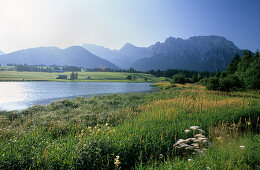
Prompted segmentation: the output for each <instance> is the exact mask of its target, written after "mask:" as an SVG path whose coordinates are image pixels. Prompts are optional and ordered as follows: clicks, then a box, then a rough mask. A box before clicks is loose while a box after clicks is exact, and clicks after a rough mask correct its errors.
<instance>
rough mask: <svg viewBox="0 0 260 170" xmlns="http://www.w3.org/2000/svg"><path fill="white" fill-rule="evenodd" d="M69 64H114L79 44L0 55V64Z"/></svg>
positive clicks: (87, 66) (84, 65)
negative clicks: (63, 47) (62, 47)
mask: <svg viewBox="0 0 260 170" xmlns="http://www.w3.org/2000/svg"><path fill="white" fill-rule="evenodd" d="M10 63H11V64H28V65H40V64H44V65H70V66H78V67H85V68H112V69H119V68H118V67H117V66H116V65H114V64H112V63H110V62H109V61H107V60H104V59H102V58H100V57H98V56H96V55H94V54H92V53H90V52H89V51H88V50H86V49H85V48H83V47H80V46H71V47H69V48H66V49H60V48H57V47H38V48H29V49H24V50H19V51H15V52H12V53H8V54H5V55H1V56H0V64H2V65H7V64H10Z"/></svg>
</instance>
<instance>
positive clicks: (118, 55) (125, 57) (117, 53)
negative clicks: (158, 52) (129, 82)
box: [82, 43, 148, 69]
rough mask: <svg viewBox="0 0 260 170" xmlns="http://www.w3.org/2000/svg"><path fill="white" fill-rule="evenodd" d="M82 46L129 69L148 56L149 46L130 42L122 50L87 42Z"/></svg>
mask: <svg viewBox="0 0 260 170" xmlns="http://www.w3.org/2000/svg"><path fill="white" fill-rule="evenodd" d="M82 47H84V48H86V49H87V50H88V51H90V52H91V53H93V54H95V55H97V56H100V57H101V58H103V59H106V60H108V61H110V62H112V63H114V64H115V65H117V66H119V67H120V68H123V69H128V68H129V67H130V66H131V65H132V64H133V63H134V62H135V61H137V60H139V59H141V58H144V57H146V56H147V54H148V49H147V48H144V47H136V46H134V45H132V44H130V43H127V44H125V45H124V46H123V47H122V48H121V49H120V50H110V49H109V48H105V47H103V46H97V45H94V44H87V43H86V44H83V45H82Z"/></svg>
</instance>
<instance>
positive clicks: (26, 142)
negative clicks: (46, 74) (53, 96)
mask: <svg viewBox="0 0 260 170" xmlns="http://www.w3.org/2000/svg"><path fill="white" fill-rule="evenodd" d="M259 101H260V99H259V98H257V97H252V96H251V95H248V93H247V95H246V96H243V94H242V96H241V95H240V96H238V95H230V94H228V95H227V94H224V93H215V92H210V91H207V90H205V89H204V87H202V86H199V85H177V87H169V88H166V89H164V90H161V91H160V92H157V93H153V94H122V95H109V96H99V97H92V98H88V99H87V98H77V99H75V100H62V101H58V102H54V103H52V104H50V105H48V106H35V107H32V108H29V109H27V110H25V111H24V112H23V113H1V121H0V127H1V131H0V142H1V146H0V148H1V150H0V168H1V169H17V168H18V169H23V168H26V169H28V168H32V169H41V168H44V169H50V168H51V169H84V168H88V169H94V168H98V169H115V168H121V169H129V168H131V167H135V165H137V164H139V163H140V162H142V163H149V162H154V161H155V160H160V156H161V155H163V156H164V157H168V158H169V159H170V158H174V157H176V156H180V155H182V153H181V152H179V151H176V150H174V148H173V144H174V143H175V142H176V141H177V140H178V139H180V138H185V137H187V134H186V133H185V132H184V130H185V128H187V127H190V126H192V125H198V126H200V127H201V128H203V129H204V130H206V134H207V135H208V136H210V134H211V133H210V130H211V129H212V128H213V127H216V126H218V125H219V124H226V125H227V126H228V125H231V124H233V123H238V122H241V123H240V124H241V125H240V127H241V128H240V129H241V130H246V128H247V125H248V122H250V125H251V126H252V129H255V130H257V129H258V128H259V111H260V105H259V103H260V102H259ZM211 139H212V138H211ZM116 156H119V160H118V161H120V164H119V166H116V165H115V164H114V161H115V158H116Z"/></svg>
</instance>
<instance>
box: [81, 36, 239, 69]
mask: <svg viewBox="0 0 260 170" xmlns="http://www.w3.org/2000/svg"><path fill="white" fill-rule="evenodd" d="M83 47H84V48H86V49H88V50H89V51H90V52H92V53H93V54H96V55H98V56H100V57H101V58H104V59H106V60H108V61H110V62H112V63H114V64H116V65H118V66H119V67H121V68H124V69H128V68H129V67H133V68H134V69H136V70H139V71H148V70H150V69H154V70H157V69H161V70H166V69H185V70H197V71H218V70H224V69H225V68H226V66H227V65H228V63H229V62H230V61H231V60H232V58H233V56H234V55H235V54H236V53H238V54H241V53H242V50H240V49H239V48H238V47H236V46H235V45H234V43H233V42H232V41H229V40H227V39H226V38H224V37H221V36H213V35H212V36H195V37H191V38H189V39H181V38H173V37H169V38H167V39H166V40H165V42H163V43H160V42H157V43H155V44H154V45H151V46H149V47H136V46H134V45H132V44H129V43H127V44H126V45H124V46H123V47H122V48H121V49H120V50H110V49H108V48H105V47H102V46H96V45H93V44H83Z"/></svg>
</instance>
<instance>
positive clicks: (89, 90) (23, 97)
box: [0, 82, 153, 111]
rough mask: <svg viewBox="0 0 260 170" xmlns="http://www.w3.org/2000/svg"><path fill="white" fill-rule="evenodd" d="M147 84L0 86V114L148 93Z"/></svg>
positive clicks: (96, 83)
mask: <svg viewBox="0 0 260 170" xmlns="http://www.w3.org/2000/svg"><path fill="white" fill-rule="evenodd" d="M152 89H153V87H151V86H150V83H114V82H0V110H7V111H10V110H22V109H26V108H28V107H30V106H33V105H38V104H49V103H51V102H53V101H56V100H60V99H64V98H66V99H71V98H75V97H77V96H84V97H89V96H93V95H100V94H112V93H132V92H144V91H149V90H152Z"/></svg>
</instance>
